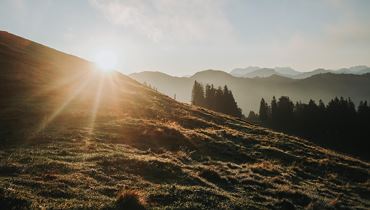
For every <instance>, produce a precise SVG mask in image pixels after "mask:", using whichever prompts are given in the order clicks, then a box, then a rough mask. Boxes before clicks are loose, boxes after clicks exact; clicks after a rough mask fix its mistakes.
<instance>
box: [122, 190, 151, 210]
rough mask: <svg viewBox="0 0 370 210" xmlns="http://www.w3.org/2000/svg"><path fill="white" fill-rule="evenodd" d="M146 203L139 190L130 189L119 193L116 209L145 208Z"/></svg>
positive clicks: (131, 209) (142, 209) (139, 209)
mask: <svg viewBox="0 0 370 210" xmlns="http://www.w3.org/2000/svg"><path fill="white" fill-rule="evenodd" d="M145 204H146V202H145V199H144V197H143V196H142V195H141V194H140V193H139V192H138V191H134V190H128V191H124V192H120V193H119V194H118V196H117V201H116V208H115V209H117V210H121V209H122V210H123V209H124V210H145V209H146V208H145Z"/></svg>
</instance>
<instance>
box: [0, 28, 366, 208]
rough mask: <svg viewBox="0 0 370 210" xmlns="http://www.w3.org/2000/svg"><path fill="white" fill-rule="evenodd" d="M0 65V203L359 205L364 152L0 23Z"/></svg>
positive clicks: (77, 205) (16, 205)
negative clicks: (162, 90)
mask: <svg viewBox="0 0 370 210" xmlns="http://www.w3.org/2000/svg"><path fill="white" fill-rule="evenodd" d="M0 71H1V77H0V79H1V81H0V93H1V99H2V100H1V104H0V107H1V109H0V113H1V115H0V121H1V123H0V125H1V127H0V129H1V133H0V135H1V136H0V137H1V150H0V209H11V208H13V209H22V208H23V209H27V208H30V209H34V208H36V209H37V208H46V209H49V208H56V209H71V208H73V209H112V208H115V207H117V206H119V205H118V204H117V199H116V197H117V194H118V193H119V192H135V193H134V194H138V196H139V197H140V198H141V199H142V200H145V207H147V208H149V209H164V208H169V209H176V208H177V209H187V208H193V209H294V208H297V209H302V208H307V209H325V208H326V209H346V208H351V209H353V208H357V209H369V208H370V198H369V194H370V192H369V191H370V190H369V189H370V182H369V170H370V165H369V163H367V162H363V161H360V160H357V159H353V158H350V157H347V156H342V155H339V154H337V153H334V152H332V151H328V150H325V149H322V148H320V147H318V146H315V145H313V144H312V143H309V142H307V141H305V140H302V139H299V138H295V137H292V136H287V135H284V134H282V133H276V132H272V131H270V130H268V129H264V128H261V127H258V126H255V125H253V124H249V123H247V122H244V121H242V120H240V119H236V118H232V117H229V116H226V115H221V114H218V113H214V112H212V111H209V110H205V109H201V108H198V107H192V106H189V105H186V104H182V103H179V102H176V101H174V100H172V99H171V98H169V97H167V96H164V95H162V94H159V93H157V92H155V91H153V90H151V89H148V88H146V87H144V86H142V85H140V84H139V83H138V82H136V81H134V80H132V79H130V78H128V77H126V76H124V75H122V74H120V73H111V74H102V73H100V72H99V71H97V70H96V69H95V68H94V66H93V65H92V64H90V63H88V62H86V61H83V60H81V59H79V58H77V57H73V56H70V55H66V54H63V53H60V52H57V51H55V50H53V49H50V48H46V47H44V46H41V45H38V44H36V43H33V42H31V41H28V40H25V39H22V38H20V37H16V36H14V35H11V34H8V33H5V32H1V33H0ZM121 204H122V203H121Z"/></svg>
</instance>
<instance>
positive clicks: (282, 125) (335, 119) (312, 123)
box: [248, 96, 370, 159]
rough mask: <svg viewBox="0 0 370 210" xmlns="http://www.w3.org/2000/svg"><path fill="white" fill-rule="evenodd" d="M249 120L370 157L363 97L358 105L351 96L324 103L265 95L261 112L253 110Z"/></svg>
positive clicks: (369, 118) (369, 119) (368, 113)
mask: <svg viewBox="0 0 370 210" xmlns="http://www.w3.org/2000/svg"><path fill="white" fill-rule="evenodd" d="M248 118H249V119H250V120H253V121H258V122H259V123H261V124H263V125H265V126H268V127H271V128H274V129H278V130H281V131H284V132H287V133H291V134H294V135H298V136H303V137H305V138H308V139H311V140H312V141H314V142H315V143H318V144H321V145H323V146H327V147H331V148H333V149H336V150H339V151H343V152H346V153H351V154H354V155H357V156H361V157H363V158H366V159H370V154H369V152H368V149H369V148H370V147H369V146H370V106H369V105H368V103H367V101H361V102H360V103H359V105H358V107H357V109H356V107H355V104H354V103H353V101H352V100H351V99H350V98H347V99H345V98H343V97H340V98H338V97H336V98H334V99H332V100H330V101H329V103H328V104H324V103H323V101H322V100H319V102H318V103H316V102H315V101H314V100H310V101H309V102H308V103H302V102H296V103H293V102H292V101H291V100H290V99H289V97H287V96H282V97H280V98H279V99H278V100H276V98H275V97H273V98H272V100H271V103H270V104H268V103H267V102H266V101H265V100H264V99H263V98H262V99H261V102H260V109H259V113H258V114H257V113H254V112H251V113H250V114H249V116H248Z"/></svg>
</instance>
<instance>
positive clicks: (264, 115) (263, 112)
mask: <svg viewBox="0 0 370 210" xmlns="http://www.w3.org/2000/svg"><path fill="white" fill-rule="evenodd" d="M268 115H269V105H268V104H267V103H266V102H265V99H263V98H262V99H261V102H260V111H259V119H260V120H261V121H263V122H266V121H267V119H268Z"/></svg>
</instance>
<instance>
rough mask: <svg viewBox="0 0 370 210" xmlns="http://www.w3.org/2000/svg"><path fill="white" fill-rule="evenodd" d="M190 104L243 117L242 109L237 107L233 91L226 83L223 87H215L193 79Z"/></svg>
mask: <svg viewBox="0 0 370 210" xmlns="http://www.w3.org/2000/svg"><path fill="white" fill-rule="evenodd" d="M191 104H193V105H197V106H201V107H205V108H207V109H211V110H214V111H217V112H221V113H224V114H228V115H232V116H235V117H243V114H242V110H241V109H240V108H239V107H238V105H237V103H236V101H235V99H234V96H233V93H232V92H231V90H229V88H228V87H227V86H226V85H225V86H224V87H223V88H222V87H221V86H219V87H218V88H215V87H214V86H213V85H210V84H206V85H205V86H204V85H203V84H201V83H199V82H197V81H195V82H194V85H193V89H192V94H191Z"/></svg>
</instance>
